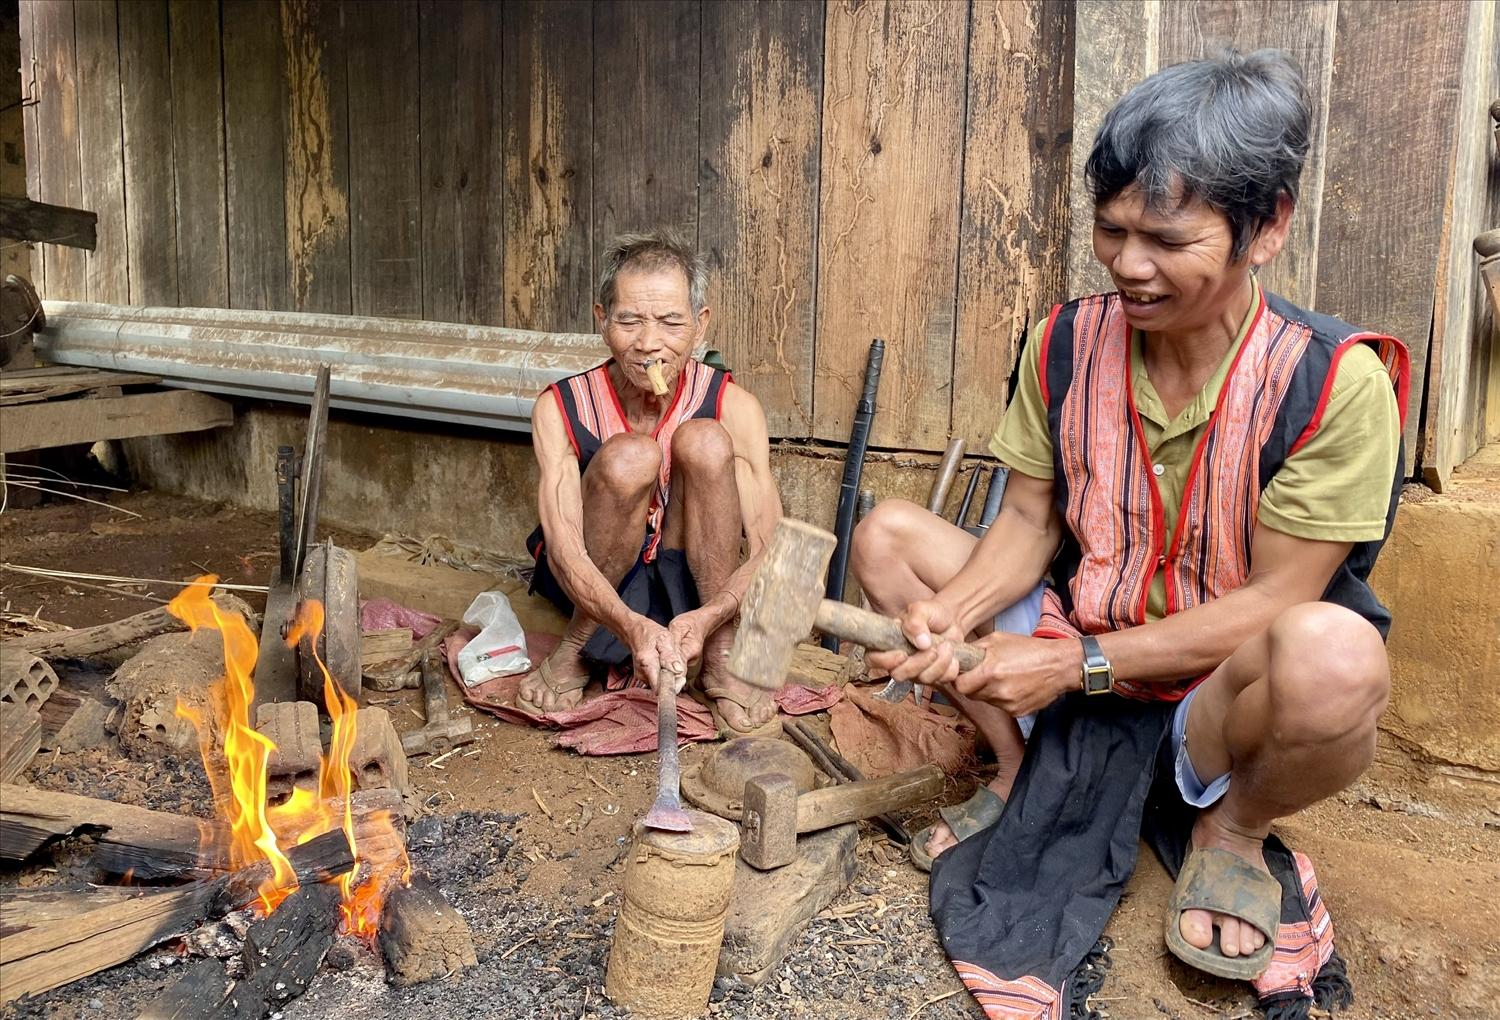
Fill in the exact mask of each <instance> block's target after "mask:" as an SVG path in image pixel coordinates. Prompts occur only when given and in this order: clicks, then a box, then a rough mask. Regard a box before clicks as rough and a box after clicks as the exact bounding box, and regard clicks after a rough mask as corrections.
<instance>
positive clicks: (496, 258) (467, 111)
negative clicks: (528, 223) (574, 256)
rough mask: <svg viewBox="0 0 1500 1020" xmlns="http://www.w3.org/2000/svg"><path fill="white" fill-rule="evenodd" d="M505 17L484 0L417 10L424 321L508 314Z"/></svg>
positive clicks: (492, 321)
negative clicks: (504, 213)
mask: <svg viewBox="0 0 1500 1020" xmlns="http://www.w3.org/2000/svg"><path fill="white" fill-rule="evenodd" d="M500 18H501V5H500V4H489V3H484V2H482V0H462V2H461V3H458V4H454V3H438V2H434V0H429V2H427V3H424V4H423V5H422V8H421V38H422V43H421V46H422V53H421V64H422V82H421V91H422V109H421V123H422V179H421V185H422V192H421V194H422V314H423V317H424V318H428V319H438V320H441V321H444V322H472V323H479V324H483V325H499V323H500V322H501V320H502V318H503V316H504V311H503V309H504V295H503V294H502V293H501V286H502V284H501V281H502V280H503V279H504V272H503V269H504V267H503V266H502V264H501V262H502V259H503V257H504V245H503V243H502V238H501V230H502V229H503V218H502V216H501V212H500V210H501V200H502V196H503V190H504V173H503V171H502V169H501V164H502V162H503V160H502V158H501V155H500V149H499V146H500V135H501V132H500V91H501V87H500V77H501V70H502V68H501V65H502V56H501V47H500ZM542 44H543V45H546V44H547V42H546V41H544V42H543V43H542Z"/></svg>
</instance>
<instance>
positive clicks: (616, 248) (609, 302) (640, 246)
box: [599, 230, 708, 315]
mask: <svg viewBox="0 0 1500 1020" xmlns="http://www.w3.org/2000/svg"><path fill="white" fill-rule="evenodd" d="M660 269H677V270H680V271H681V272H682V275H683V276H684V277H685V278H686V279H687V285H688V301H689V302H690V303H691V304H692V306H693V314H694V315H697V314H698V313H699V312H700V311H702V310H703V306H704V305H705V304H706V303H707V301H708V259H707V258H706V257H705V256H704V255H703V253H702V252H700V251H697V250H695V249H694V248H693V247H692V246H690V245H688V244H687V243H686V242H685V241H683V240H682V238H680V237H679V236H678V235H676V234H675V233H673V232H671V231H668V230H658V231H654V232H652V233H649V234H621V235H620V236H619V237H617V238H615V239H614V240H613V241H611V242H610V243H609V246H608V247H607V248H605V249H604V268H603V271H602V272H600V274H599V304H600V305H602V306H603V307H604V314H605V315H608V314H609V312H610V309H611V308H612V307H613V306H614V303H615V281H616V280H617V279H619V276H620V274H621V273H623V272H626V271H640V270H660Z"/></svg>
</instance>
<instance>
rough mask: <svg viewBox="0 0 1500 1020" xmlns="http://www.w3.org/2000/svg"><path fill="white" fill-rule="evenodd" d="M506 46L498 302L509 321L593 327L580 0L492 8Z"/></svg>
mask: <svg viewBox="0 0 1500 1020" xmlns="http://www.w3.org/2000/svg"><path fill="white" fill-rule="evenodd" d="M500 19H501V34H502V45H501V48H502V50H503V51H504V54H505V60H504V64H503V66H502V67H501V73H502V78H503V88H502V93H503V94H502V102H501V116H502V118H503V124H502V132H501V137H502V138H503V144H502V146H501V153H502V158H503V160H504V188H505V191H504V193H505V209H504V216H503V221H504V227H503V231H502V233H503V236H504V243H505V251H504V259H503V262H504V267H505V277H504V279H505V307H504V310H503V316H502V321H503V324H504V325H506V326H513V327H515V328H517V329H541V330H576V331H580V332H585V333H587V332H592V331H593V329H594V319H593V315H592V314H591V312H590V310H591V308H592V306H593V302H594V298H593V293H594V280H593V275H592V272H591V267H592V265H593V261H592V259H593V247H594V237H593V233H592V226H593V219H592V216H593V210H592V203H593V180H594V150H593V144H594V142H593V131H592V127H593V122H592V120H591V118H590V116H589V111H588V109H587V108H586V106H585V104H584V103H583V102H581V100H582V98H583V97H586V96H589V95H590V87H591V83H592V81H593V65H594V56H593V54H594V49H593V15H592V12H591V8H590V5H589V2H588V0H513V2H511V3H507V4H505V5H504V7H503V8H502V10H501V12H500Z"/></svg>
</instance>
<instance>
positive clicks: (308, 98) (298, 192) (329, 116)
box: [281, 0, 350, 314]
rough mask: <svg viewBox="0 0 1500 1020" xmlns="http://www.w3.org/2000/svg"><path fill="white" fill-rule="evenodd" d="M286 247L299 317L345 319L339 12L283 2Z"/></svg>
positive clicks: (345, 185)
mask: <svg viewBox="0 0 1500 1020" xmlns="http://www.w3.org/2000/svg"><path fill="white" fill-rule="evenodd" d="M281 40H282V58H283V65H282V66H283V67H284V69H285V73H286V81H287V90H286V100H287V106H286V149H285V153H286V179H285V185H286V242H287V252H286V255H287V266H288V269H289V270H290V273H291V294H290V298H291V303H292V307H293V308H294V309H296V310H297V311H304V312H335V313H342V314H348V312H349V308H350V295H349V96H348V88H347V84H348V75H347V73H346V66H345V60H346V53H345V40H344V34H343V5H342V4H341V3H340V2H339V0H283V2H282V4H281Z"/></svg>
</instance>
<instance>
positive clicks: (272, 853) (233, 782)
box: [167, 576, 411, 939]
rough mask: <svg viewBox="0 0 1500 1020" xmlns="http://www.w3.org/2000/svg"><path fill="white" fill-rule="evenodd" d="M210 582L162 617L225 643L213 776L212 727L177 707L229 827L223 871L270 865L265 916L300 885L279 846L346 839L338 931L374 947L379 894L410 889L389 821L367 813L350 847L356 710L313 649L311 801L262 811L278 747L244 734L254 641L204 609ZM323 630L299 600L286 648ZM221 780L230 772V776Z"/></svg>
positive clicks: (263, 890)
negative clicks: (319, 684)
mask: <svg viewBox="0 0 1500 1020" xmlns="http://www.w3.org/2000/svg"><path fill="white" fill-rule="evenodd" d="M217 580H218V579H217V578H216V577H213V576H205V577H201V578H199V579H198V580H197V581H195V582H194V583H193V584H192V585H191V586H190V587H188V588H186V589H185V590H184V591H183V592H182V593H181V594H179V595H178V596H177V597H176V598H175V599H173V600H172V602H171V603H170V604H169V605H168V607H167V608H168V610H169V611H170V612H171V613H172V614H173V615H174V616H176V617H177V618H178V619H180V620H182V621H183V622H184V623H186V624H187V625H188V627H189V628H191V629H192V630H198V629H200V628H207V629H211V630H217V631H219V633H220V634H221V635H222V638H223V642H224V668H225V675H224V678H223V679H222V680H221V682H220V685H219V687H218V688H216V691H217V692H218V693H220V694H221V695H222V696H221V697H219V698H218V702H219V704H218V705H217V707H218V708H219V713H218V714H220V715H222V717H223V719H222V725H221V726H220V727H219V728H220V729H221V730H222V732H223V734H224V736H223V741H224V745H223V756H224V759H225V764H226V766H227V769H226V770H221V769H219V768H217V767H216V766H215V761H216V751H217V749H216V748H215V746H214V743H213V727H211V726H209V725H207V724H206V722H205V720H204V717H203V713H202V712H200V711H199V710H198V709H196V708H195V707H193V706H191V705H185V704H183V703H181V702H179V703H178V705H177V715H178V716H179V717H181V718H183V719H186V720H188V721H189V722H191V723H192V724H193V726H194V727H195V728H196V729H197V731H198V742H199V747H200V749H201V751H202V754H203V764H204V768H205V771H206V772H207V773H208V778H209V783H210V785H211V786H212V787H213V791H214V799H215V802H216V803H217V804H219V805H220V811H221V813H223V814H225V815H227V816H228V818H229V820H230V840H231V841H230V848H229V865H230V867H232V868H240V867H244V866H245V865H248V864H252V863H254V862H256V861H261V860H265V861H269V862H270V864H271V868H272V877H271V878H270V879H268V880H267V881H266V882H264V883H263V884H262V885H261V887H260V888H259V889H258V890H257V892H258V893H259V896H260V899H259V901H258V902H259V907H260V910H261V912H262V913H263V914H269V913H270V912H271V911H273V910H275V909H276V908H277V907H278V906H279V905H280V904H281V901H282V900H284V899H285V898H286V897H287V896H288V895H290V894H291V892H292V891H293V890H294V889H296V888H297V876H296V874H295V873H294V872H293V871H292V868H291V865H290V863H289V862H288V861H287V858H286V855H285V854H283V853H282V851H281V849H280V846H281V845H301V844H302V843H305V842H307V841H308V840H310V839H312V838H313V837H314V836H319V835H321V834H323V833H325V832H328V831H329V830H331V829H334V828H341V829H343V831H344V835H345V836H346V837H347V838H348V840H349V849H350V852H351V853H352V854H354V857H355V862H356V863H355V867H354V869H353V870H351V871H350V872H348V873H347V874H345V875H343V876H341V877H340V878H339V889H340V891H341V893H342V899H343V902H342V904H341V906H340V911H341V914H342V920H341V922H340V930H341V931H342V932H344V933H346V934H355V935H360V936H362V937H364V938H367V939H368V938H373V937H374V935H375V933H376V931H377V929H378V927H379V922H380V909H381V906H382V903H383V900H384V897H385V891H386V889H387V888H389V887H390V885H391V883H392V882H398V881H399V882H400V883H401V884H403V885H405V884H408V883H409V882H410V880H411V864H410V861H409V860H408V858H407V856H406V845H405V841H404V840H402V839H401V837H400V835H399V833H398V832H397V830H396V827H395V824H394V820H393V817H392V815H391V813H390V812H388V811H377V812H371V813H370V814H369V815H368V816H367V817H366V818H365V819H363V822H364V825H363V833H364V840H365V843H366V847H365V848H364V852H363V853H361V849H360V847H359V846H358V845H357V844H356V842H355V825H354V806H353V805H354V777H353V774H352V772H351V771H350V768H349V759H350V755H351V753H352V752H353V750H354V742H355V736H356V713H357V712H358V709H359V706H358V705H357V704H356V703H355V700H354V699H353V698H352V697H350V696H349V694H348V693H347V692H346V691H344V689H343V688H342V687H340V686H339V684H338V682H337V681H336V680H334V679H333V677H332V675H330V674H329V672H328V668H327V667H326V666H325V665H324V664H323V660H322V659H321V657H319V656H318V654H317V651H316V648H314V651H313V659H314V661H316V662H317V664H318V669H319V671H320V672H321V673H322V674H323V702H324V705H325V706H326V707H327V709H328V714H329V717H330V718H331V719H332V721H333V736H332V739H331V740H330V743H329V749H328V753H327V754H324V755H320V756H319V766H318V792H317V793H316V794H314V793H312V792H310V791H308V790H304V789H300V788H296V789H293V790H292V793H291V796H290V797H289V798H288V799H287V800H286V802H285V803H282V804H278V805H276V806H275V807H269V808H268V807H267V806H266V764H267V761H268V760H269V758H270V754H271V752H272V751H273V750H275V747H276V745H275V744H274V743H272V742H271V740H269V739H268V738H267V737H265V736H264V735H263V734H261V733H258V732H256V731H255V729H254V728H253V727H252V726H251V725H250V706H251V704H252V703H253V702H254V699H255V686H254V683H253V682H252V679H251V677H252V675H253V673H254V670H255V659H256V653H257V646H256V640H255V636H254V635H253V634H252V633H251V631H250V628H249V626H247V625H246V623H245V621H244V620H243V619H242V618H241V617H240V616H239V615H237V614H227V613H223V612H221V611H220V610H219V607H218V606H216V605H215V604H214V603H213V602H212V601H211V600H210V599H209V592H210V591H211V590H212V587H213V585H214V583H215V582H216V581H217ZM323 626H324V610H323V604H322V603H321V602H317V601H315V600H311V599H309V600H304V601H303V602H302V603H300V604H299V606H298V608H297V615H296V618H295V619H294V620H293V621H292V625H291V627H290V628H289V630H288V633H287V635H286V642H287V644H288V645H292V646H295V645H296V644H297V643H298V642H299V641H300V640H301V639H302V638H303V637H304V636H306V635H314V634H319V633H321V632H322V631H323ZM223 771H227V776H226V775H224V774H223ZM205 831H206V832H207V831H211V830H205Z"/></svg>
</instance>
